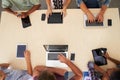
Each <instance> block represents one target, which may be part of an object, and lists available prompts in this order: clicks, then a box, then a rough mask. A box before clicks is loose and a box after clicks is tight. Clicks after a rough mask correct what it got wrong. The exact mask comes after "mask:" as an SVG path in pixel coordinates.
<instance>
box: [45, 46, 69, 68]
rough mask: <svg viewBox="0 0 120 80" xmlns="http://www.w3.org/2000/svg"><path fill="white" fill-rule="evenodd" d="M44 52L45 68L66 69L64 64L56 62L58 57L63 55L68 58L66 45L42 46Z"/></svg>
mask: <svg viewBox="0 0 120 80" xmlns="http://www.w3.org/2000/svg"><path fill="white" fill-rule="evenodd" d="M43 47H44V48H45V50H46V66H48V67H67V65H66V64H64V63H61V62H60V61H59V60H58V55H59V54H63V55H64V56H65V57H66V58H68V45H43Z"/></svg>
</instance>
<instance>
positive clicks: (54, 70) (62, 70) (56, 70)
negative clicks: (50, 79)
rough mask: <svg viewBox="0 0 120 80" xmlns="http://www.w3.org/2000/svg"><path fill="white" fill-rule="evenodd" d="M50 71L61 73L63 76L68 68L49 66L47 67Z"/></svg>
mask: <svg viewBox="0 0 120 80" xmlns="http://www.w3.org/2000/svg"><path fill="white" fill-rule="evenodd" d="M47 69H48V70H49V71H51V72H53V73H56V74H59V75H61V76H64V74H65V72H66V71H67V70H65V69H61V68H54V67H48V68H47Z"/></svg>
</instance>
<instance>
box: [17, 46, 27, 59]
mask: <svg viewBox="0 0 120 80" xmlns="http://www.w3.org/2000/svg"><path fill="white" fill-rule="evenodd" d="M25 50H26V44H19V45H17V58H24V51H25Z"/></svg>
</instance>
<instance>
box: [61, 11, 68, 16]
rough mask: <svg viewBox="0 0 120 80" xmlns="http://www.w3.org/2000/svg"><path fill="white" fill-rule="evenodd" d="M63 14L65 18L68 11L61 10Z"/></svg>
mask: <svg viewBox="0 0 120 80" xmlns="http://www.w3.org/2000/svg"><path fill="white" fill-rule="evenodd" d="M61 14H62V15H63V17H65V16H66V15H67V11H66V9H62V10H61Z"/></svg>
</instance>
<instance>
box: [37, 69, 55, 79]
mask: <svg viewBox="0 0 120 80" xmlns="http://www.w3.org/2000/svg"><path fill="white" fill-rule="evenodd" d="M37 80H56V77H55V75H54V74H53V73H51V72H49V71H47V70H45V71H43V72H41V74H40V75H39V76H38V78H37Z"/></svg>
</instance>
